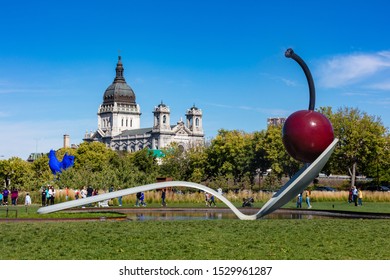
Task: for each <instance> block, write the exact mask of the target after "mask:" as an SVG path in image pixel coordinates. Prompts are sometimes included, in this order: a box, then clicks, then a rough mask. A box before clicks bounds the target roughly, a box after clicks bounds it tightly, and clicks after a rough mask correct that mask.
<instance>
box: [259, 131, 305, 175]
mask: <svg viewBox="0 0 390 280" xmlns="http://www.w3.org/2000/svg"><path fill="white" fill-rule="evenodd" d="M263 149H264V160H265V162H266V163H267V165H268V166H269V168H271V169H272V173H273V175H275V176H276V177H277V178H279V179H280V178H281V177H282V176H283V175H288V176H289V177H292V176H293V175H294V174H295V173H296V172H297V171H298V170H299V168H300V167H301V166H302V164H301V163H299V162H298V161H296V160H294V159H293V158H292V157H291V156H290V155H289V154H288V153H287V151H286V149H285V148H284V145H283V140H282V126H281V125H279V126H273V125H271V126H269V127H268V128H267V131H266V133H265V136H264V140H263Z"/></svg>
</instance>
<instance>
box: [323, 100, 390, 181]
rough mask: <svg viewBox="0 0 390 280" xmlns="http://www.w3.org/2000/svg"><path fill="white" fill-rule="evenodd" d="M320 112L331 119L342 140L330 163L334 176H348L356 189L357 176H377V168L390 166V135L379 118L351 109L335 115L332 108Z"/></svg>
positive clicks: (337, 135) (338, 111)
mask: <svg viewBox="0 0 390 280" xmlns="http://www.w3.org/2000/svg"><path fill="white" fill-rule="evenodd" d="M320 111H321V112H322V113H323V114H324V115H326V116H327V117H328V118H329V120H330V121H331V123H332V124H333V130H334V135H335V137H336V138H338V139H339V142H338V144H337V147H336V149H335V151H334V152H333V155H332V158H331V160H330V161H331V162H330V163H329V165H330V168H331V170H332V171H333V172H343V173H345V172H348V173H349V174H350V175H351V178H352V180H351V185H352V186H353V185H355V178H356V174H357V173H359V174H364V175H369V174H370V175H373V174H372V173H373V168H372V167H373V166H378V165H379V164H380V165H382V164H383V165H386V163H387V166H388V157H387V158H386V145H387V144H386V142H387V140H386V137H388V134H387V129H386V128H385V127H384V126H383V124H382V122H381V119H380V118H379V117H376V116H369V115H368V114H367V113H365V112H361V111H360V110H359V109H357V108H348V107H344V108H339V109H338V110H337V111H336V112H335V113H333V112H332V108H330V107H326V108H320Z"/></svg>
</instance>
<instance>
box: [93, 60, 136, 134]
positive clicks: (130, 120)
mask: <svg viewBox="0 0 390 280" xmlns="http://www.w3.org/2000/svg"><path fill="white" fill-rule="evenodd" d="M115 71H116V76H115V79H114V81H113V83H112V84H111V85H110V86H109V87H108V88H107V89H106V91H105V92H104V95H103V103H102V104H101V105H100V106H99V110H98V130H99V131H101V132H102V133H103V135H104V136H111V137H114V136H116V135H119V134H121V133H122V132H123V131H125V130H133V129H139V128H140V116H141V109H140V107H139V105H138V104H137V103H136V101H135V94H134V91H133V90H132V88H131V87H130V86H129V85H128V84H127V83H126V80H125V77H124V76H123V71H124V68H123V64H122V59H121V57H120V56H119V57H118V63H117V65H116V69H115Z"/></svg>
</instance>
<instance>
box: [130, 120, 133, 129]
mask: <svg viewBox="0 0 390 280" xmlns="http://www.w3.org/2000/svg"><path fill="white" fill-rule="evenodd" d="M130 127H133V119H130Z"/></svg>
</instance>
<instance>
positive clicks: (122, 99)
mask: <svg viewBox="0 0 390 280" xmlns="http://www.w3.org/2000/svg"><path fill="white" fill-rule="evenodd" d="M115 71H116V76H115V79H114V81H113V83H112V84H111V85H110V86H109V87H108V88H107V89H106V91H105V92H104V95H103V105H111V104H114V102H116V103H120V104H136V102H135V94H134V91H133V89H132V88H131V87H130V86H129V85H128V84H127V83H126V80H125V77H124V76H123V71H124V68H123V64H122V60H121V57H120V56H119V57H118V63H117V64H116V69H115Z"/></svg>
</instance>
